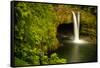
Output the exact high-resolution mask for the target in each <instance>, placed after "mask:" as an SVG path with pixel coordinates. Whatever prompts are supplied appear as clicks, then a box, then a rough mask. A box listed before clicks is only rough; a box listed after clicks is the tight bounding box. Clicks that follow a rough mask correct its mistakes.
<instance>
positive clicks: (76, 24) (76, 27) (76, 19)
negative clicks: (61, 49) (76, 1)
mask: <svg viewBox="0 0 100 68" xmlns="http://www.w3.org/2000/svg"><path fill="white" fill-rule="evenodd" d="M72 14H73V21H74V40H75V41H79V28H80V13H79V12H78V13H77V15H76V14H75V12H73V11H72Z"/></svg>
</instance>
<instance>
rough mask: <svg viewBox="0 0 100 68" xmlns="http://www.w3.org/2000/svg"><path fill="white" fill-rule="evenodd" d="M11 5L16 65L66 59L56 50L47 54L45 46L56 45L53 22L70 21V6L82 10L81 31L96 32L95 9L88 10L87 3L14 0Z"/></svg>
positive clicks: (48, 47)
mask: <svg viewBox="0 0 100 68" xmlns="http://www.w3.org/2000/svg"><path fill="white" fill-rule="evenodd" d="M82 8H84V10H83V9H82ZM85 8H86V9H85ZM14 9H15V14H14V15H15V17H14V19H15V22H14V23H15V28H14V30H15V31H14V33H15V36H14V41H15V42H14V45H15V51H14V52H15V57H17V59H16V62H15V63H16V66H17V65H27V63H28V64H32V65H40V64H57V63H67V61H66V59H64V58H60V57H59V56H58V55H57V53H53V54H51V56H50V58H48V55H47V54H48V51H49V50H51V51H53V50H56V49H57V48H58V47H59V45H60V44H59V42H58V40H57V38H56V34H57V26H58V25H59V24H61V23H65V22H66V23H69V22H72V14H71V11H72V10H73V11H80V12H82V14H81V16H82V17H81V22H82V24H83V26H82V30H81V33H82V34H86V33H88V32H87V30H85V29H88V31H90V32H91V35H92V36H95V35H96V33H95V28H96V27H95V26H94V25H96V24H95V23H96V16H95V15H94V13H95V11H94V12H93V13H92V12H91V11H92V9H91V10H90V8H89V9H88V7H79V6H71V5H52V4H41V3H26V2H15V6H14ZM90 24H91V26H90ZM91 28H92V30H90V29H91ZM88 34H90V33H88ZM20 59H21V60H20ZM22 60H23V61H22ZM24 61H25V63H24ZM26 62H27V63H26Z"/></svg>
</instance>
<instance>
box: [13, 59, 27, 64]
mask: <svg viewBox="0 0 100 68" xmlns="http://www.w3.org/2000/svg"><path fill="white" fill-rule="evenodd" d="M15 65H16V66H24V65H28V63H27V62H25V61H23V60H21V59H18V58H15Z"/></svg>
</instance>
